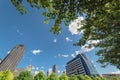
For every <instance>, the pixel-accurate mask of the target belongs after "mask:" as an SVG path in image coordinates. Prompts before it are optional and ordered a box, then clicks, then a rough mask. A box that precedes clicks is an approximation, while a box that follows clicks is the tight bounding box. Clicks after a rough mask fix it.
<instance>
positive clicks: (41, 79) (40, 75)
mask: <svg viewBox="0 0 120 80" xmlns="http://www.w3.org/2000/svg"><path fill="white" fill-rule="evenodd" d="M34 80H46V76H45V73H44V72H43V71H40V72H39V73H38V74H37V75H36V76H35V77H34Z"/></svg>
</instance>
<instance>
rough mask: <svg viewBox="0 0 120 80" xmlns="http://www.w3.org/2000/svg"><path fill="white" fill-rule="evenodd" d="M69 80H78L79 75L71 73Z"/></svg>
mask: <svg viewBox="0 0 120 80" xmlns="http://www.w3.org/2000/svg"><path fill="white" fill-rule="evenodd" d="M69 80H77V76H76V75H74V74H72V75H70V77H69Z"/></svg>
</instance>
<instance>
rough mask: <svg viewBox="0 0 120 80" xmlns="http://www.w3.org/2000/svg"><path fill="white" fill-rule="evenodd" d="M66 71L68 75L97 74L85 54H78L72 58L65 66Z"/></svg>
mask: <svg viewBox="0 0 120 80" xmlns="http://www.w3.org/2000/svg"><path fill="white" fill-rule="evenodd" d="M66 73H67V75H68V76H70V75H71V74H75V75H78V74H83V75H89V76H99V74H98V72H97V71H96V69H95V67H94V65H93V64H92V62H91V61H90V60H89V59H88V58H87V56H86V55H85V54H78V55H77V56H76V57H75V58H74V59H72V60H71V61H69V62H68V63H67V66H66Z"/></svg>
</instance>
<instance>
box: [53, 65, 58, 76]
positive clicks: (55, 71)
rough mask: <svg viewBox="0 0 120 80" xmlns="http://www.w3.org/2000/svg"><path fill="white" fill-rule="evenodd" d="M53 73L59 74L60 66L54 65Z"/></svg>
mask: <svg viewBox="0 0 120 80" xmlns="http://www.w3.org/2000/svg"><path fill="white" fill-rule="evenodd" d="M53 72H54V73H56V74H58V66H57V65H56V64H55V65H53Z"/></svg>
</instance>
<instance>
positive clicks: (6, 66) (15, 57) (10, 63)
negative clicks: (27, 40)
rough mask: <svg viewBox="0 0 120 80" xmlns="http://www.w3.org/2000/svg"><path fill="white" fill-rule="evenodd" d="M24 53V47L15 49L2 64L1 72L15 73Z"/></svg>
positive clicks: (18, 46) (0, 66) (20, 46)
mask: <svg viewBox="0 0 120 80" xmlns="http://www.w3.org/2000/svg"><path fill="white" fill-rule="evenodd" d="M24 52H25V47H24V45H17V46H16V47H14V48H13V49H12V51H11V52H10V53H9V54H8V55H7V56H6V57H5V59H3V60H2V62H1V63H0V71H5V70H11V71H12V72H13V71H14V70H15V68H16V66H17V64H18V63H19V61H20V59H21V57H22V56H23V54H24Z"/></svg>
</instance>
